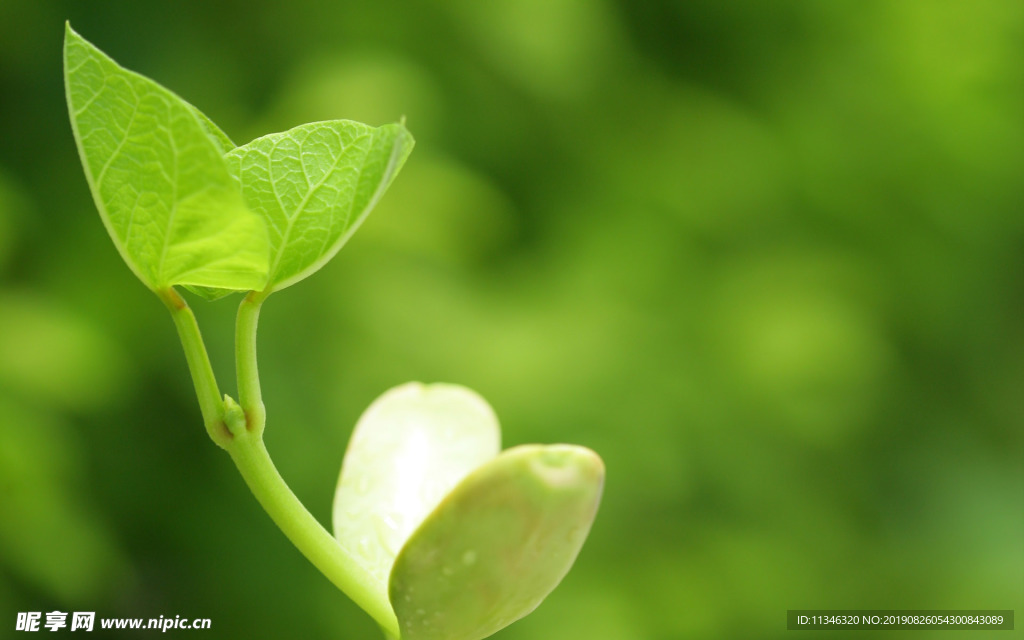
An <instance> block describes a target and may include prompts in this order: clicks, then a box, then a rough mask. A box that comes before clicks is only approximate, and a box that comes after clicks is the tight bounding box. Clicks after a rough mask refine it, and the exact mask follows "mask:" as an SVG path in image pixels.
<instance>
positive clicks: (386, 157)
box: [64, 25, 414, 299]
mask: <svg viewBox="0 0 1024 640" xmlns="http://www.w3.org/2000/svg"><path fill="white" fill-rule="evenodd" d="M64 69H65V84H66V88H67V99H68V110H69V111H70V113H71V124H72V129H73V130H74V133H75V140H76V142H77V143H78V148H79V153H80V155H81V158H82V164H83V166H84V167H85V171H86V177H87V178H88V181H89V187H90V189H91V190H92V193H93V198H94V199H95V201H96V207H97V208H98V209H99V211H100V216H101V217H102V219H103V223H104V225H106V227H107V231H108V233H109V234H110V237H111V238H112V239H113V241H114V244H115V245H116V246H117V248H118V251H120V252H121V256H122V257H123V258H124V260H125V262H127V263H128V266H129V267H131V269H132V271H134V272H135V274H136V275H137V276H138V277H139V279H141V280H142V281H143V283H145V284H146V286H148V287H149V288H150V289H153V290H154V291H159V290H162V289H166V288H167V287H170V286H172V285H185V286H187V287H188V288H189V289H190V290H192V291H194V292H196V293H198V294H200V295H202V296H203V297H207V298H211V299H213V298H217V297H220V296H222V295H225V294H227V293H230V292H231V291H246V290H263V289H266V290H267V291H275V290H278V289H282V288H284V287H287V286H288V285H291V284H293V283H295V282H297V281H299V280H302V279H303V278H305V277H307V276H309V275H310V274H312V273H313V272H315V271H317V270H318V269H320V268H321V267H322V266H323V265H324V264H326V262H327V261H328V260H330V259H331V258H332V257H334V255H335V254H336V253H337V252H338V250H339V249H341V246H342V245H343V244H344V243H345V241H346V240H348V238H349V237H350V236H351V235H352V234H353V233H354V232H355V230H356V229H357V228H358V227H359V224H360V223H361V222H362V221H363V220H364V219H365V218H366V216H367V215H368V214H369V213H370V210H371V209H372V208H373V206H374V205H375V204H376V203H377V201H378V200H380V197H381V196H382V195H383V194H384V191H385V190H387V188H388V186H389V185H390V184H391V181H392V180H393V179H394V177H395V176H396V175H397V174H398V171H399V170H400V169H401V168H402V165H403V164H404V163H405V159H406V158H407V157H408V156H409V153H410V152H411V151H412V147H413V144H414V143H413V138H412V136H411V135H410V134H409V132H408V131H407V130H406V129H405V127H404V125H401V124H393V125H385V126H383V127H376V128H375V127H370V126H367V125H365V124H361V123H358V122H351V121H347V120H336V121H331V122H316V123H310V124H306V125H302V126H299V127H296V128H294V129H291V130H290V131H286V132H284V133H277V134H270V135H267V136H263V137H261V138H258V139H256V140H253V141H252V142H250V143H248V144H246V145H243V146H241V147H237V148H236V147H235V145H234V143H233V142H231V139H230V138H229V137H228V136H227V134H225V133H224V132H223V131H221V129H220V128H218V127H217V125H216V124H214V123H213V121H212V120H210V119H209V118H208V117H207V116H206V115H204V114H203V113H202V112H200V111H199V110H198V109H196V108H195V107H193V106H192V105H190V104H188V103H187V102H185V101H184V100H182V99H181V98H179V97H178V96H176V95H175V94H174V93H172V92H170V91H168V90H167V89H165V88H163V87H161V86H160V85H158V84H157V83H155V82H153V81H152V80H150V79H148V78H145V77H143V76H140V75H139V74H137V73H133V72H131V71H128V70H126V69H124V68H122V67H121V66H119V65H118V64H117V63H116V62H114V61H113V60H111V59H110V58H109V57H107V56H106V55H105V54H104V53H103V52H102V51H100V50H99V49H97V48H96V47H94V46H93V45H91V44H90V43H89V42H87V41H86V40H85V39H83V38H82V37H81V36H79V35H78V34H77V33H75V31H74V30H73V29H71V26H70V25H67V28H66V36H65V44H64ZM225 154H226V155H225ZM232 176H233V177H234V180H232ZM268 236H269V238H268Z"/></svg>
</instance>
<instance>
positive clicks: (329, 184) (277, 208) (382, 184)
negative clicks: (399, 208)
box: [227, 120, 413, 291]
mask: <svg viewBox="0 0 1024 640" xmlns="http://www.w3.org/2000/svg"><path fill="white" fill-rule="evenodd" d="M412 146H413V139H412V136H411V135H409V132H408V131H406V129H405V127H404V126H403V125H400V124H393V125H385V126H383V127H379V128H374V127H370V126H367V125H365V124H361V123H359V122H351V121H348V120H335V121H332V122H314V123H310V124H304V125H302V126H299V127H296V128H294V129H291V130H289V131H285V132H284V133H275V134H271V135H267V136H263V137H262V138H257V139H256V140H253V141H252V142H250V143H249V144H246V145H243V146H241V147H238V148H237V149H234V150H233V151H231V152H229V153H228V154H227V159H228V163H229V165H230V167H231V171H232V173H233V174H234V175H235V177H236V178H238V180H239V181H240V182H241V185H242V192H243V193H244V194H245V200H246V202H247V203H248V204H249V206H250V207H252V209H253V210H254V211H256V212H258V213H259V214H260V215H261V216H262V217H263V219H264V220H265V221H266V223H267V229H268V231H269V234H270V276H269V280H268V282H267V285H266V286H267V288H268V289H269V290H271V291H274V290H277V289H283V288H284V287H287V286H289V285H291V284H294V283H295V282H298V281H299V280H302V279H303V278H305V277H307V276H309V275H310V274H312V273H313V272H315V271H317V270H318V269H320V267H322V266H323V265H324V264H325V263H326V262H327V261H328V260H330V259H331V258H332V257H334V254H336V253H337V252H338V250H339V249H341V246H342V245H343V244H345V241H346V240H348V239H349V237H350V236H351V235H352V234H353V233H355V231H356V229H357V228H358V227H359V225H360V223H362V221H363V220H364V219H365V218H366V216H367V214H369V213H370V210H371V209H372V208H373V206H374V205H375V204H376V203H377V201H378V200H379V199H380V197H381V196H382V195H383V194H384V191H385V190H386V189H387V188H388V185H390V184H391V181H392V180H393V179H394V177H395V175H397V173H398V171H399V169H401V168H402V165H403V164H404V163H405V159H406V158H407V157H408V156H409V153H410V152H411V151H412Z"/></svg>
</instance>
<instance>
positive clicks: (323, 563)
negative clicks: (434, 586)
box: [227, 432, 399, 638]
mask: <svg viewBox="0 0 1024 640" xmlns="http://www.w3.org/2000/svg"><path fill="white" fill-rule="evenodd" d="M227 450H228V453H230V454H231V459H232V460H234V462H235V465H236V466H237V467H238V470H239V471H240V472H241V474H242V478H244V479H245V483H246V484H247V485H249V489H250V490H252V493H253V495H255V496H256V499H257V500H258V501H259V503H260V505H262V506H263V509H264V510H265V511H266V512H267V514H269V515H270V518H271V519H272V520H273V521H274V522H275V523H276V524H277V526H278V527H279V528H280V529H281V531H282V532H284V534H285V535H286V536H287V537H288V539H289V540H291V542H292V544H294V545H295V547H296V548H298V550H299V551H301V552H302V554H303V555H304V556H306V558H307V559H309V561H310V562H312V563H313V565H314V566H315V567H316V568H317V569H319V570H320V572H321V573H323V574H324V576H326V577H327V579H328V580H330V581H331V582H333V583H334V584H335V586H337V587H338V588H339V589H341V590H342V591H343V592H345V594H347V595H348V597H350V598H352V600H353V601H355V603H356V604H358V605H359V606H360V607H362V608H363V610H364V611H366V612H367V613H369V614H370V615H371V616H373V618H374V619H375V620H376V621H377V624H379V625H381V627H382V628H383V629H384V632H385V634H387V635H388V637H393V638H397V637H398V635H399V634H398V620H397V619H396V618H395V614H394V612H393V611H392V610H391V607H390V605H389V604H388V603H386V602H383V603H382V602H380V599H379V598H376V597H374V585H373V583H372V581H371V580H370V579H369V575H368V574H367V573H366V572H365V571H364V570H363V569H362V567H360V566H359V565H358V564H357V563H356V562H355V561H354V560H353V559H352V557H351V556H349V555H348V554H347V553H346V552H345V551H344V550H343V549H342V547H341V545H339V544H338V542H337V540H335V539H334V538H333V537H332V536H331V534H329V533H327V530H326V529H324V528H323V526H321V525H320V523H319V522H318V521H317V520H316V518H314V517H313V516H312V514H310V513H309V511H307V510H306V508H305V507H304V506H303V505H302V502H300V501H299V499H298V498H297V497H296V496H295V494H294V493H292V491H291V489H289V488H288V485H287V484H286V483H285V481H284V479H283V478H282V477H281V474H280V473H278V471H277V468H276V467H274V463H273V461H272V460H271V459H270V455H269V454H268V453H267V449H266V447H265V446H264V444H263V438H262V437H261V436H260V434H259V433H249V432H243V433H240V434H237V435H236V437H235V438H234V439H232V441H231V442H230V444H229V445H228V447H227Z"/></svg>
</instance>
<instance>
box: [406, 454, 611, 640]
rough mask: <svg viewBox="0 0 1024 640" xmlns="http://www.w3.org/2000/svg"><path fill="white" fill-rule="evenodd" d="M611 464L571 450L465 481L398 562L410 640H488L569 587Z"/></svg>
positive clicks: (516, 458)
mask: <svg viewBox="0 0 1024 640" xmlns="http://www.w3.org/2000/svg"><path fill="white" fill-rule="evenodd" d="M603 486H604V464H603V463H602V462H601V459H600V458H599V457H597V455H596V454H594V452H592V451H590V450H589V449H585V448H583V447H576V446H571V445H550V446H541V445H523V446H519V447H514V448H512V449H509V450H508V451H505V452H504V453H502V454H501V455H500V456H498V457H497V458H495V459H494V460H492V461H490V462H489V463H487V464H485V465H483V466H482V467H480V468H478V469H477V470H475V471H474V472H473V473H471V474H470V475H469V476H467V477H466V478H465V479H464V480H463V481H462V482H460V483H459V484H458V485H457V486H456V487H455V489H454V490H453V491H452V492H451V493H450V494H449V495H448V496H447V497H446V498H445V499H444V501H443V502H441V504H440V505H438V507H437V508H436V509H435V510H434V511H433V512H432V513H431V514H430V515H429V516H428V517H427V519H426V520H425V521H424V522H423V524H422V525H421V526H420V527H419V528H418V529H417V530H416V532H415V533H414V534H413V535H412V537H411V538H409V541H408V542H407V543H406V544H405V546H404V547H403V548H402V550H401V552H400V553H399V555H398V558H397V559H396V560H395V566H394V569H393V570H392V572H391V582H390V594H391V602H392V604H393V605H394V607H395V614H396V615H397V616H398V622H399V625H400V626H401V629H402V638H404V639H406V640H480V639H481V638H486V637H487V636H490V635H491V634H493V633H495V632H496V631H498V630H500V629H503V628H504V627H506V626H508V625H509V624H511V623H513V622H515V621H516V620H518V619H520V618H522V617H523V616H525V615H526V614H528V613H530V612H531V611H533V610H534V609H535V608H537V605H539V604H540V603H541V601H542V600H543V599H544V598H545V597H546V596H547V595H548V594H549V593H551V591H552V590H553V589H554V588H555V587H556V586H557V585H558V583H559V582H561V580H562V578H564V577H565V574H566V573H568V572H569V568H570V567H572V563H573V561H574V560H575V559H576V555H577V554H578V553H579V551H580V548H581V547H582V546H583V541H584V540H586V538H587V534H588V533H589V532H590V525H591V523H593V521H594V516H595V515H596V514H597V505H598V503H599V502H600V500H601V491H602V488H603Z"/></svg>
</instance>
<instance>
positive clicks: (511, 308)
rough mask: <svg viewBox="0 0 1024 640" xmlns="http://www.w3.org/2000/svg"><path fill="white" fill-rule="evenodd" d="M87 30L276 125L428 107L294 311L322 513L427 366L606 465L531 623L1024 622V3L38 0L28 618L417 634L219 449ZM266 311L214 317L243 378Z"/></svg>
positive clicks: (22, 255) (627, 631)
mask: <svg viewBox="0 0 1024 640" xmlns="http://www.w3.org/2000/svg"><path fill="white" fill-rule="evenodd" d="M66 19H70V20H71V21H72V24H73V25H74V27H75V28H76V29H77V30H78V31H79V32H80V33H82V34H83V35H84V36H85V37H86V38H88V39H89V40H91V41H92V42H94V43H95V44H97V45H98V46H99V47H100V48H102V49H103V50H105V51H106V52H108V53H109V54H110V55H112V56H113V57H114V58H115V59H117V60H118V61H120V62H121V63H122V64H124V65H126V66H128V67H129V68H132V69H134V70H137V71H140V72H142V73H144V74H146V75H149V76H150V77H152V78H154V79H156V80H157V81H159V82H160V83H162V84H164V85H166V86H168V87H170V88H172V89H173V90H174V91H176V92H177V93H179V94H180V95H182V96H184V97H185V98H186V99H187V100H189V101H191V102H193V103H194V104H196V105H197V106H198V107H200V108H201V109H202V110H204V111H205V112H206V113H208V114H209V115H210V116H211V117H212V118H213V119H214V120H215V121H217V122H218V123H219V124H221V126H222V127H223V128H224V129H225V130H226V131H227V132H228V133H229V134H230V135H231V136H232V137H233V138H234V139H235V140H236V141H238V142H245V141H247V140H249V139H251V138H253V137H255V136H256V135H262V134H263V133H268V132H271V131H280V130H284V129H287V128H289V127H292V126H294V125H297V124H300V123H303V122H307V121H311V120H317V119H331V118H339V117H344V118H352V119H357V120H362V121H365V122H368V123H371V124H383V123H386V122H393V121H396V120H397V119H398V118H400V117H401V116H403V115H404V116H405V117H406V118H407V122H408V126H409V128H410V129H411V130H412V131H413V133H414V134H415V135H416V138H417V142H418V144H417V148H416V150H415V151H414V153H413V155H412V157H411V158H410V161H409V163H408V164H407V165H406V168H405V169H404V171H403V173H402V175H401V176H399V178H398V180H397V182H396V183H395V184H394V186H393V187H392V189H391V191H390V192H389V194H388V195H387V197H386V198H385V199H384V201H383V202H382V204H381V205H380V206H379V207H378V209H377V210H376V211H375V212H374V213H373V215H371V217H370V218H369V219H368V221H367V223H366V224H365V225H364V226H363V228H362V230H361V231H360V232H359V233H357V234H356V235H355V236H354V238H353V239H352V241H351V242H350V243H349V245H348V246H347V247H346V248H345V249H344V251H342V252H341V254H339V256H338V257H337V258H336V259H335V261H334V262H332V263H331V264H330V265H329V266H328V267H327V268H325V269H324V270H323V271H322V272H320V273H318V274H317V275H316V276H315V277H313V278H311V279H310V280H308V281H306V282H304V283H302V284H301V285H299V286H296V287H294V288H291V289H288V290H286V291H284V292H282V293H280V294H278V295H275V296H274V297H273V298H272V299H271V301H270V302H269V303H268V304H267V305H266V307H265V309H264V313H263V317H262V319H261V326H260V329H261V338H260V348H261V354H260V358H261V359H260V365H261V370H262V372H263V386H264V394H265V400H266V403H267V406H268V413H269V421H268V427H267V436H266V438H267V443H268V447H269V449H270V451H271V453H272V454H273V455H274V457H275V460H276V461H277V464H278V466H279V468H280V469H281V472H282V474H283V475H284V477H285V478H286V479H287V480H288V481H289V483H290V484H291V485H292V487H293V489H294V490H295V491H296V493H297V494H298V495H299V496H300V497H301V498H302V499H303V500H304V501H305V502H306V504H307V505H308V506H309V508H310V509H311V511H312V512H313V513H314V514H315V515H316V516H317V517H318V518H319V519H320V520H321V521H322V522H329V520H330V517H329V510H330V504H331V498H332V494H333V490H334V485H335V482H336V478H337V473H338V469H339V466H340V460H341V456H342V453H343V451H344V447H345V443H346V442H347V439H348V436H349V434H350V432H351V430H352V427H353V426H354V424H355V421H356V419H357V417H358V416H359V414H360V413H361V411H362V410H363V409H364V408H365V407H366V406H367V405H368V404H369V403H370V402H371V401H372V400H373V399H374V398H375V397H376V396H377V395H378V394H380V393H381V392H383V391H384V390H385V389H387V388H389V387H391V386H394V385H397V384H399V383H402V382H405V381H408V380H423V381H451V382H458V383H462V384H465V385H468V386H470V387H473V388H475V389H477V390H478V391H480V392H481V393H482V394H483V395H484V396H485V397H487V398H488V399H489V400H490V401H491V403H492V404H493V405H494V407H495V409H496V411H497V412H498V415H499V416H500V417H501V419H502V423H503V427H504V437H505V443H506V445H513V444H519V443H524V442H535V441H539V442H558V441H567V442H575V443H580V444H584V445H587V446H590V447H592V448H594V449H596V450H597V451H598V452H600V454H601V455H602V456H603V457H604V459H605V461H606V463H607V467H608V483H607V486H606V493H605V498H604V502H603V505H602V508H601V512H600V514H599V516H598V520H597V522H596V525H595V527H594V529H593V532H592V535H591V538H590V540H589V541H588V542H587V545H586V546H585V547H584V550H583V552H582V554H581V555H580V557H579V560H578V562H577V565H576V567H575V568H574V570H573V571H572V572H571V573H570V574H569V576H568V577H567V578H566V580H565V581H564V582H563V584H562V586H561V587H560V588H559V589H557V590H556V591H555V592H554V594H552V596H551V597H550V598H548V600H547V601H546V602H545V603H544V604H543V605H542V606H541V607H540V608H539V609H538V610H537V612H536V613H534V614H533V615H531V616H529V617H528V618H526V619H524V620H523V621H521V622H518V623H516V624H515V625H513V626H512V627H510V628H508V629H507V630H505V631H503V632H501V633H499V634H498V635H497V636H496V638H500V639H505V640H515V639H527V638H531V639H532V638H567V639H569V638H571V639H575V638H594V639H600V640H634V639H674V638H711V639H714V638H752V637H759V638H781V637H784V636H787V634H788V633H789V632H786V631H785V615H786V609H789V608H885V609H895V608H930V609H931V608H993V609H994V608H1003V609H1011V608H1015V609H1017V611H1018V613H1021V611H1024V429H1022V427H1024V393H1022V390H1024V3H1021V2H1019V1H1018V0H960V1H940V0H934V1H930V0H919V1H910V0H891V1H864V0H857V1H852V0H850V1H846V0H835V1H828V2H817V1H812V0H803V1H796V0H775V1H768V0H762V1H750V2H741V1H731V2H725V3H721V2H717V1H714V0H692V1H685V2H684V1H678V2H670V1H668V0H651V1H647V2H628V1H627V0H619V1H617V2H616V1H614V0H495V1H493V2H475V1H473V0H451V1H446V2H426V1H424V2H400V1H398V0H382V1H379V2H373V3H371V2H362V3H357V2H339V1H328V0H294V1H292V2H288V3H284V2H271V1H262V2H260V1H253V0H250V1H247V2H241V1H239V0H229V1H225V2H217V3H210V2H201V1H199V0H182V1H177V2H147V3H142V2H132V1H128V0H118V1H113V2H103V3H98V2H96V3H85V2H73V1H71V0H65V1H57V0H0V629H4V631H0V637H7V635H8V634H13V633H14V632H13V631H11V630H12V629H13V628H14V627H13V625H14V618H15V613H16V612H17V611H51V610H54V609H59V610H63V611H68V610H83V611H96V612H97V615H98V616H101V617H113V616H131V617H136V616H137V617H145V618H149V617H157V616H159V615H164V616H166V617H173V616H175V615H181V616H184V617H207V618H211V619H212V625H213V630H212V631H210V632H207V633H205V634H203V635H206V636H209V637H217V638H286V637H310V638H339V639H340V638H376V637H378V636H377V635H376V634H377V632H376V630H375V628H374V626H373V624H372V623H371V621H370V618H369V617H368V616H366V615H365V614H363V613H362V612H361V611H360V610H358V609H357V608H356V607H355V606H354V605H353V604H351V603H350V602H349V601H348V600H347V599H346V598H345V597H343V596H342V595H341V594H340V593H339V592H337V591H336V590H335V589H334V587H332V586H331V585H330V583H328V582H327V581H326V580H325V579H324V578H322V577H321V576H320V575H319V574H318V573H317V572H316V571H315V570H314V569H313V568H312V567H311V566H310V565H309V564H308V563H307V562H306V561H305V560H304V559H303V558H302V557H301V556H300V555H299V554H298V552H297V551H295V550H294V549H293V548H292V547H291V546H290V545H289V544H288V543H287V541H286V540H285V539H284V537H283V536H282V535H281V534H280V533H279V532H278V530H277V529H276V528H274V526H273V525H272V524H271V522H270V521H269V519H268V518H267V517H266V516H265V515H264V514H263V513H262V512H261V511H260V509H259V507H258V506H257V504H256V502H255V500H253V499H252V498H251V496H250V495H249V493H248V491H247V490H246V488H245V486H244V485H243V483H242V481H241V479H240V478H239V476H238V474H237V472H236V471H235V469H234V467H233V466H232V464H231V462H230V460H229V459H228V457H227V456H226V455H225V454H224V453H223V452H222V451H220V450H219V449H217V448H216V447H215V446H214V445H213V444H212V443H211V442H210V441H209V440H208V438H207V436H206V434H205V433H204V430H203V428H202V424H201V420H200V415H199V410H198V407H197V404H196V401H195V398H194V395H193V391H192V388H191V382H190V380H189V378H188V374H187V371H186V367H185V362H184V358H183V356H182V354H181V351H180V347H179V345H178V343H177V341H176V336H175V332H174V329H173V326H172V324H171V321H170V319H169V318H168V317H167V315H166V312H165V311H164V309H163V308H162V306H161V304H160V302H159V301H158V300H157V299H156V298H155V297H154V296H153V295H152V294H150V293H149V292H148V291H147V290H146V289H145V288H144V287H143V286H142V285H141V284H140V283H139V282H138V281H136V280H135V279H134V277H133V276H132V274H131V273H130V272H129V270H128V269H127V268H126V267H125V266H124V265H123V264H122V263H121V261H120V258H119V257H118V255H117V252H116V251H115V250H114V249H113V247H112V245H111V243H110V240H109V239H108V238H107V236H106V234H105V232H104V229H103V226H102V225H101V224H100V221H99V217H98V215H97V213H96V211H95V208H94V206H93V204H92V201H91V198H90V196H89V193H88V190H87V187H86V182H85V179H84V177H83V174H82V170H81V168H80V165H79V162H78V158H77V154H76V151H75V147H74V142H73V140H72V137H71V131H70V126H69V124H68V120H67V114H66V111H65V103H64V97H63V84H62V76H61V58H60V56H61V39H62V36H63V31H64V30H63V22H64V20H66ZM230 300H236V301H237V298H232V299H229V300H225V301H221V302H219V303H212V304H211V303H201V302H200V301H195V300H194V301H193V306H194V308H196V310H197V313H198V315H199V317H200V322H201V325H202V326H203V327H204V331H205V335H206V339H207V343H208V345H209V348H210V350H211V355H212V357H213V359H214V363H215V367H216V368H217V370H218V373H219V376H220V378H221V385H222V387H224V390H225V391H233V384H231V380H232V375H233V374H232V369H231V349H232V345H231V332H232V322H233V315H234V310H235V309H234V305H233V304H232V302H231V301H230ZM1017 624H1018V626H1019V625H1020V624H1021V623H1020V622H1019V621H1018V623H1017ZM182 633H183V634H184V633H185V632H182ZM960 633H961V634H963V635H958V636H957V637H971V636H972V635H973V634H971V633H965V632H960ZM140 635H143V636H144V635H146V633H145V632H132V633H128V634H126V637H127V636H132V637H138V636H140ZM172 635H173V634H172ZM826 635H827V634H821V636H822V637H825V636H826ZM815 636H816V634H815V633H814V632H804V633H803V634H801V637H815ZM890 636H892V637H895V636H896V633H895V632H894V633H892V634H888V633H882V632H875V633H874V634H872V637H876V638H881V637H890ZM827 637H833V636H832V635H827ZM915 637H916V638H933V637H946V636H945V635H943V634H942V633H941V632H918V633H917V634H915ZM986 637H987V636H986Z"/></svg>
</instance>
